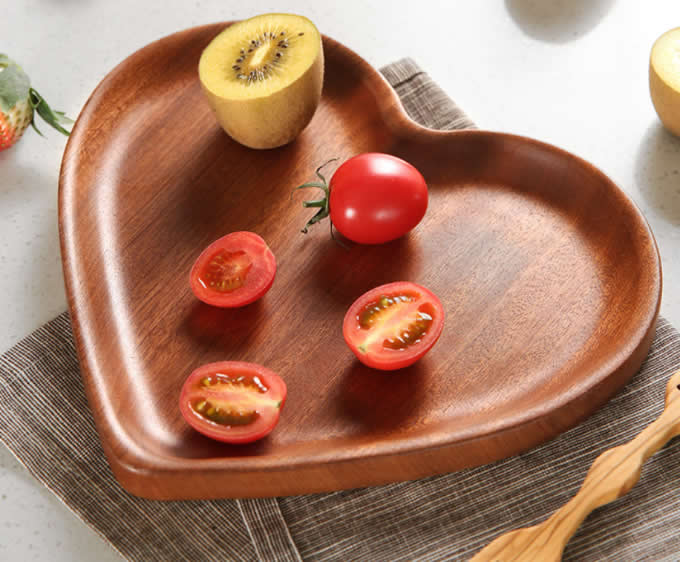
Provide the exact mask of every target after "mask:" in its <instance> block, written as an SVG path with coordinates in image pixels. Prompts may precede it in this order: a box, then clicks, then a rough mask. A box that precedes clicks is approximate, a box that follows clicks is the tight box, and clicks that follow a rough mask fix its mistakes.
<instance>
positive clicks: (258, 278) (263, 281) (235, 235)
mask: <svg viewBox="0 0 680 562" xmlns="http://www.w3.org/2000/svg"><path fill="white" fill-rule="evenodd" d="M275 275H276V258H275V257H274V254H273V253H272V251H271V250H270V249H269V247H268V246H267V243H266V242H265V241H264V240H263V239H262V238H260V237H259V236H258V235H257V234H255V233H254V232H232V233H231V234H227V235H226V236H223V237H222V238H220V239H219V240H216V241H215V242H213V243H212V244H210V246H208V247H207V248H206V249H205V250H204V251H203V252H202V253H201V255H200V256H199V257H198V259H197V260H196V262H195V263H194V266H193V267H192V269H191V276H190V285H191V289H192V291H193V292H194V294H195V295H196V297H197V298H198V299H200V300H202V301H203V302H205V303H207V304H211V305H213V306H219V307H224V308H233V307H238V306H244V305H246V304H250V303H252V302H254V301H256V300H257V299H259V298H260V297H262V296H263V295H264V294H265V293H266V292H267V291H268V290H269V289H270V287H271V286H272V284H273V283H274V277H275Z"/></svg>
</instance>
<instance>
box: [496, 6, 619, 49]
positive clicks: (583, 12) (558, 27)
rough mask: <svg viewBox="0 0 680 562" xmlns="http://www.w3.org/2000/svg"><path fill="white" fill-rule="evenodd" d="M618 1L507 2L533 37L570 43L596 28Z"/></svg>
mask: <svg viewBox="0 0 680 562" xmlns="http://www.w3.org/2000/svg"><path fill="white" fill-rule="evenodd" d="M613 4H614V0H505V8H506V9H507V11H508V13H509V14H510V16H511V17H512V19H513V20H514V22H515V23H516V24H517V25H518V26H519V28H520V29H521V30H522V31H524V33H526V34H527V35H529V36H530V37H533V38H534V39H540V40H541V41H548V42H551V43H567V42H569V41H573V40H574V39H578V38H579V37H581V36H583V35H585V34H586V33H588V32H589V31H590V30H591V29H593V28H594V27H595V26H596V25H597V24H598V23H599V22H600V21H601V20H602V19H603V18H604V16H606V15H607V12H609V9H610V8H611V7H612V5H613Z"/></svg>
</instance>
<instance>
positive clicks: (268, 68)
mask: <svg viewBox="0 0 680 562" xmlns="http://www.w3.org/2000/svg"><path fill="white" fill-rule="evenodd" d="M303 35H304V32H300V33H297V34H296V33H293V34H290V35H289V37H290V39H289V37H286V32H285V31H281V32H274V31H265V32H264V33H262V34H261V35H259V36H258V37H256V38H254V39H253V38H251V39H249V40H247V41H246V42H245V43H246V44H245V46H244V47H241V48H239V51H238V52H239V55H238V57H237V58H236V59H235V61H234V64H233V65H232V67H231V68H232V70H233V71H234V76H235V78H236V79H237V80H243V81H246V82H247V83H250V82H253V81H255V80H259V81H261V80H266V79H267V78H268V77H269V76H270V75H271V74H272V73H273V72H274V71H275V69H276V67H277V66H280V65H281V64H285V59H284V57H283V52H282V49H287V48H288V47H290V45H291V43H290V41H291V40H293V39H295V38H296V37H302V36H303ZM274 42H276V47H275V49H273V50H272V52H271V53H267V54H266V55H265V57H264V58H263V60H262V61H261V63H260V64H259V65H258V66H256V67H253V66H251V65H250V64H249V59H251V58H252V57H253V56H254V52H255V51H256V50H257V49H258V48H260V47H262V46H264V45H265V44H270V45H271V46H272V47H273V44H274ZM270 48H271V47H270ZM244 67H245V69H244Z"/></svg>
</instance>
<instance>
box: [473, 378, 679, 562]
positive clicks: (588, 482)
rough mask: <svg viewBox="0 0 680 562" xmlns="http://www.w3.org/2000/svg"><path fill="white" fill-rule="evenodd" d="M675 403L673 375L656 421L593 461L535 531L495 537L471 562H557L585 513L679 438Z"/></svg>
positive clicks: (615, 494) (617, 493) (618, 492)
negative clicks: (580, 480)
mask: <svg viewBox="0 0 680 562" xmlns="http://www.w3.org/2000/svg"><path fill="white" fill-rule="evenodd" d="M679 398H680V371H677V372H676V373H675V374H674V375H673V376H672V377H671V378H670V379H669V380H668V383H667V385H666V405H665V408H664V411H663V412H662V413H661V415H660V416H659V417H658V418H657V419H656V420H655V421H654V422H652V423H651V424H649V425H648V426H647V427H646V428H645V429H644V430H643V431H642V432H640V433H639V434H638V435H637V436H636V437H635V438H634V439H633V440H631V441H629V442H628V443H626V444H624V445H620V446H618V447H614V448H613V449H609V450H608V451H605V452H604V453H602V454H601V455H600V456H599V457H597V458H596V459H595V462H593V465H592V466H591V467H590V470H589V471H588V474H587V475H586V478H585V480H584V481H583V484H582V485H581V488H580V490H579V491H578V493H577V494H576V495H575V496H574V497H573V498H572V499H571V500H570V501H569V502H567V503H566V504H564V505H563V506H562V507H561V508H560V509H558V510H557V511H556V512H555V513H553V514H552V515H551V516H550V517H549V518H548V519H546V520H545V521H543V522H542V523H539V524H538V525H534V526H533V527H526V528H524V529H516V530H514V531H510V532H508V533H505V534H503V535H501V536H499V537H497V538H496V539H494V540H493V541H492V542H490V543H489V544H488V545H487V546H486V547H485V548H483V549H482V550H481V551H479V552H478V553H477V554H476V555H475V556H474V558H472V560H473V561H475V562H479V561H483V560H494V561H503V562H510V561H511V560H512V561H515V560H517V561H519V560H542V561H549V560H560V559H561V557H562V551H563V550H564V547H565V545H566V544H567V541H568V540H569V538H570V537H571V535H572V534H573V533H574V532H575V531H576V529H578V527H579V525H581V523H582V522H583V520H584V519H585V518H586V517H587V516H588V515H589V514H590V512H591V511H593V510H594V509H595V508H597V507H600V506H602V505H604V504H606V503H609V502H611V501H614V500H615V499H617V498H619V497H621V496H623V495H624V494H626V493H627V492H628V491H629V490H630V489H631V488H632V487H633V486H634V485H635V483H636V482H637V481H638V479H639V478H640V471H641V470H642V465H643V464H644V462H645V461H646V460H647V459H648V458H649V457H651V456H652V455H653V454H654V453H656V452H657V451H658V450H659V449H661V447H663V446H664V445H665V444H666V443H667V442H668V441H670V440H671V439H672V438H673V437H675V436H676V435H680V399H679Z"/></svg>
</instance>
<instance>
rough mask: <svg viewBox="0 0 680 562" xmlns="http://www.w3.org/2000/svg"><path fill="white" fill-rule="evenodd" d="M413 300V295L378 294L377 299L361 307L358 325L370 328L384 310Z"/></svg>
mask: <svg viewBox="0 0 680 562" xmlns="http://www.w3.org/2000/svg"><path fill="white" fill-rule="evenodd" d="M413 300H415V296H414V295H407V294H403V295H392V296H387V295H380V297H379V298H378V300H377V301H375V302H371V303H369V304H367V305H366V306H365V307H364V308H363V309H362V311H361V313H360V314H359V316H358V318H357V320H358V321H359V326H361V327H362V328H365V329H367V328H370V327H371V326H373V325H374V324H375V323H376V321H377V320H378V319H379V318H380V316H381V314H382V313H383V312H384V311H385V310H388V309H389V308H392V307H393V306H398V305H400V304H402V303H407V302H411V301H413Z"/></svg>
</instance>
